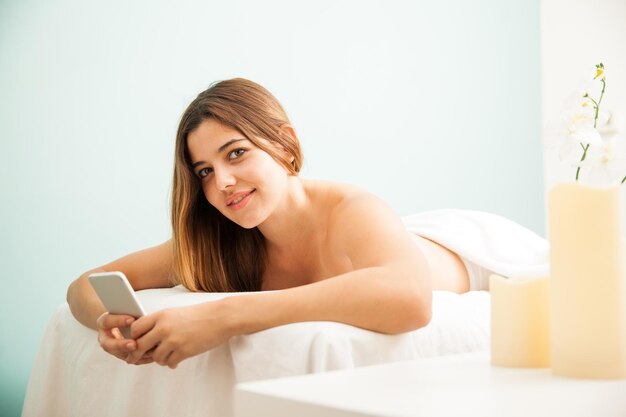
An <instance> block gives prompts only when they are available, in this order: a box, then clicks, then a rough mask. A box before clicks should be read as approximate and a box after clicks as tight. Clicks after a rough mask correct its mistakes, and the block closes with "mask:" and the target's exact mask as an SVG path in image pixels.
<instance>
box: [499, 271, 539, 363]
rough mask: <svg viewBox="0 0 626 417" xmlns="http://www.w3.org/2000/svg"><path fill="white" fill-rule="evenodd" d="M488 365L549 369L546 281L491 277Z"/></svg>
mask: <svg viewBox="0 0 626 417" xmlns="http://www.w3.org/2000/svg"><path fill="white" fill-rule="evenodd" d="M489 292H490V293H491V364H492V365H495V366H510V367H522V368H546V367H549V366H550V331H549V319H550V316H549V311H548V309H549V300H550V291H549V280H548V279H547V278H521V277H520V278H503V277H501V276H498V275H492V276H491V277H490V280H489Z"/></svg>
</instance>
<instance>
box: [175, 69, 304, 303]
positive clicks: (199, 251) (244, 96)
mask: <svg viewBox="0 0 626 417" xmlns="http://www.w3.org/2000/svg"><path fill="white" fill-rule="evenodd" d="M207 119H214V120H216V121H217V122H219V123H221V124H223V125H225V126H229V127H231V128H234V129H236V130H238V131H239V132H241V133H242V134H243V135H244V136H245V137H246V139H248V140H250V141H251V142H252V143H253V144H254V145H256V146H257V147H259V148H260V149H261V150H263V151H265V152H267V153H268V154H269V155H271V156H272V157H273V158H274V160H276V161H277V162H278V163H280V164H281V165H283V166H284V167H285V168H286V169H287V171H288V172H289V174H291V175H297V174H298V172H300V168H301V167H302V151H301V149H300V144H299V142H298V140H297V139H296V138H293V137H292V136H290V135H289V134H287V133H286V132H285V131H284V130H283V129H281V127H282V126H283V125H285V124H289V119H288V118H287V114H286V113H285V111H284V109H283V107H282V106H281V105H280V103H279V102H278V100H276V98H275V97H274V96H273V95H272V94H271V93H270V92H269V91H267V90H266V89H265V88H263V87H262V86H260V85H258V84H256V83H254V82H252V81H249V80H246V79H243V78H235V79H231V80H225V81H220V82H217V83H214V84H212V85H211V86H210V87H209V88H208V89H207V90H205V91H203V92H202V93H200V94H199V95H198V97H196V99H195V100H193V101H192V102H191V104H189V106H188V107H187V109H186V110H185V112H184V113H183V116H182V118H181V121H180V124H179V126H178V132H177V134H176V148H175V153H174V179H173V186H172V241H173V247H174V254H173V255H174V262H173V269H174V271H173V272H174V278H173V279H174V283H175V284H182V285H184V286H185V287H186V288H187V289H189V290H190V291H208V292H236V291H259V290H260V289H261V284H262V278H263V272H264V271H265V263H266V258H267V254H266V249H265V238H264V237H263V235H262V234H261V232H260V231H259V230H258V228H256V227H255V228H252V229H245V228H243V227H241V226H239V225H238V224H236V223H234V222H232V221H231V220H229V219H227V218H226V217H225V216H224V215H223V214H222V213H220V212H219V211H218V210H217V209H216V208H215V207H213V206H212V205H211V204H209V202H208V201H207V199H206V197H205V195H204V193H203V192H202V185H201V181H200V179H199V178H198V177H197V176H196V175H195V174H194V172H193V169H192V168H191V159H190V156H189V151H188V147H187V137H188V135H189V133H190V132H192V131H193V130H194V129H196V128H197V127H198V126H199V125H200V124H201V123H202V122H203V121H204V120H207ZM257 138H263V139H266V140H268V141H269V144H270V145H271V144H272V143H275V144H278V145H280V147H282V148H283V149H284V150H285V151H286V152H278V151H277V150H276V149H275V148H274V147H272V146H269V145H268V143H265V142H264V141H259V140H258V139H257ZM292 159H293V161H292Z"/></svg>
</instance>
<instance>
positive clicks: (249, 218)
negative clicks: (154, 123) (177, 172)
mask: <svg viewBox="0 0 626 417" xmlns="http://www.w3.org/2000/svg"><path fill="white" fill-rule="evenodd" d="M261 140H262V139H261ZM187 147H188V150H189V156H190V157H191V163H192V167H193V172H194V173H195V174H196V176H197V177H198V178H199V179H200V181H201V183H202V190H203V191H204V195H205V197H206V199H207V201H208V202H209V203H210V204H211V205H212V206H213V207H215V208H216V209H218V210H219V211H220V212H221V213H222V214H223V215H224V216H226V217H227V218H228V219H230V220H232V221H233V222H235V223H237V224H238V225H240V226H242V227H245V228H247V229H250V228H253V227H256V226H258V225H259V224H261V223H263V222H264V221H265V220H266V219H267V218H268V217H269V216H270V215H271V214H272V213H273V212H274V210H275V209H276V207H277V206H278V205H279V203H280V202H281V201H282V200H283V198H284V196H285V192H286V190H287V179H288V175H289V174H288V172H287V170H286V169H285V168H284V167H283V166H282V165H280V164H279V163H278V162H276V161H275V160H274V159H273V158H272V157H271V156H270V155H269V154H268V153H267V152H265V151H263V150H262V149H260V148H258V147H257V146H255V145H254V144H253V143H252V142H250V141H249V140H248V139H246V137H245V136H244V135H243V134H242V133H241V132H239V131H237V130H235V129H233V128H231V127H228V126H224V125H222V124H220V123H219V122H217V121H216V120H214V119H206V120H204V121H203V122H202V123H201V124H200V125H199V126H198V127H197V128H196V129H194V130H193V131H192V132H191V133H189V135H188V136H187Z"/></svg>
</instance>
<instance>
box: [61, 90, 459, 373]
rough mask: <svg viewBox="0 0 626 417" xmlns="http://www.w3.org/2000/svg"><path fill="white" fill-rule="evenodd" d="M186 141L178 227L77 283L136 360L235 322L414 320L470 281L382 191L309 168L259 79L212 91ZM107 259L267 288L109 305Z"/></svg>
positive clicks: (183, 125) (202, 339)
mask: <svg viewBox="0 0 626 417" xmlns="http://www.w3.org/2000/svg"><path fill="white" fill-rule="evenodd" d="M175 152H176V155H175V164H174V179H173V193H172V229H173V233H172V238H171V239H170V240H168V241H166V242H164V243H163V244H161V245H159V246H156V247H153V248H149V249H145V250H142V251H139V252H136V253H132V254H130V255H127V256H125V257H123V258H120V259H118V260H116V261H113V262H111V263H109V264H106V265H103V266H101V267H99V268H96V269H93V270H90V271H87V272H85V273H84V274H83V275H82V276H80V277H79V278H78V279H76V280H75V281H74V282H73V283H72V284H71V285H70V287H69V289H68V293H67V300H68V303H69V305H70V308H71V311H72V313H73V315H74V316H75V317H76V319H77V320H79V321H80V322H81V323H82V324H84V325H85V326H88V327H90V328H93V329H96V330H98V332H99V335H98V339H99V342H100V344H101V346H102V348H103V349H104V350H105V351H107V352H109V353H110V354H112V355H115V356H116V357H118V358H120V359H122V360H125V361H127V362H128V363H131V364H147V363H151V362H156V363H158V364H160V365H165V366H169V367H170V368H175V367H176V366H177V365H178V364H179V363H180V362H181V361H182V360H184V359H186V358H189V357H191V356H194V355H197V354H200V353H202V352H205V351H207V350H210V349H212V348H213V347H215V346H217V345H219V344H221V343H224V342H226V341H227V340H228V339H229V338H230V337H232V336H234V335H239V334H247V333H253V332H256V331H260V330H263V329H267V328H270V327H274V326H279V325H283V324H287V323H293V322H302V321H337V322H342V323H347V324H350V325H354V326H358V327H361V328H364V329H369V330H373V331H377V332H382V333H388V334H394V333H400V332H406V331H410V330H414V329H417V328H420V327H422V326H425V325H426V324H428V322H429V321H430V317H431V297H432V291H433V290H434V289H437V290H449V291H454V292H458V293H461V292H465V291H467V290H468V285H469V284H468V273H467V270H466V269H465V267H464V265H463V263H462V261H461V260H460V258H459V257H458V256H457V255H455V254H454V253H452V252H450V251H449V250H447V249H446V248H444V247H442V246H440V245H438V244H436V243H434V242H431V241H429V240H427V239H422V238H419V237H417V236H414V235H410V234H409V233H408V232H407V231H406V229H405V227H404V225H403V224H402V222H401V220H400V218H399V217H398V216H397V215H396V214H395V213H394V212H393V211H392V210H391V209H390V208H389V207H388V206H387V205H386V204H385V203H384V202H382V201H381V200H380V199H378V198H376V197H374V196H372V195H370V194H368V193H367V192H365V191H363V190H360V189H358V188H355V187H352V186H348V185H343V184H336V183H331V182H321V181H309V180H303V179H301V178H299V177H298V172H299V171H300V167H301V166H302V153H301V150H300V145H299V142H298V138H297V136H296V132H295V130H294V128H293V127H292V126H291V124H290V122H289V120H288V118H287V115H286V114H285V111H284V110H283V108H282V107H281V105H280V104H279V103H278V101H277V100H276V99H275V98H274V97H273V96H272V95H271V94H270V93H269V92H268V91H267V90H266V89H264V88H263V87H261V86H259V85H258V84H255V83H253V82H251V81H248V80H245V79H232V80H227V81H222V82H219V83H216V84H214V85H212V86H211V87H210V88H209V89H207V90H206V91H204V92H202V93H200V95H198V97H197V98H196V99H195V100H194V101H193V102H192V103H191V104H190V105H189V107H188V108H187V110H186V111H185V113H184V114H183V117H182V120H181V122H180V126H179V129H178V133H177V138H176V151H175ZM101 271H122V272H123V273H124V274H125V275H126V276H127V277H128V280H129V281H130V283H131V285H132V286H133V288H134V289H135V290H142V289H146V288H162V287H172V286H174V285H178V284H182V285H183V286H185V287H186V288H187V289H189V290H190V291H211V292H225V291H227V292H239V291H255V293H254V294H246V295H245V296H233V297H229V298H226V299H223V300H220V301H215V302H208V303H203V304H198V305H193V306H189V307H180V308H171V309H166V310H162V311H159V312H156V313H154V314H150V315H147V316H145V317H142V318H139V319H137V320H134V319H133V318H131V317H128V316H122V315H110V314H108V313H105V310H104V307H103V306H102V305H101V303H100V302H99V300H98V298H97V296H96V294H95V292H94V290H93V288H91V286H90V284H89V283H88V280H87V277H88V275H89V274H91V273H93V272H101ZM266 290H282V291H272V292H266ZM130 323H132V325H131V334H132V339H124V338H123V337H122V335H121V333H120V332H119V328H120V327H124V326H126V325H128V324H130Z"/></svg>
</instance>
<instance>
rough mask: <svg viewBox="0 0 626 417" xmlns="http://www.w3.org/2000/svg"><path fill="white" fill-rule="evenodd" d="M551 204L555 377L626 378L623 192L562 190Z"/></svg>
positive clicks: (567, 187)
mask: <svg viewBox="0 0 626 417" xmlns="http://www.w3.org/2000/svg"><path fill="white" fill-rule="evenodd" d="M548 203H549V208H548V211H549V213H548V214H549V217H548V223H549V232H548V235H549V239H550V269H551V272H550V280H551V282H550V287H551V288H550V304H551V305H550V310H551V314H550V315H551V320H550V327H551V343H552V352H551V363H552V370H553V372H554V373H555V374H556V375H561V376H568V377H576V378H626V282H625V281H626V276H625V271H624V268H625V265H624V261H625V259H624V256H625V253H624V246H623V245H624V243H623V241H622V239H621V237H620V234H621V230H622V228H621V217H620V216H621V210H620V189H619V188H618V187H611V188H592V187H587V186H583V185H580V184H560V185H557V186H556V187H554V189H552V190H551V191H550V194H549V201H548Z"/></svg>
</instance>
